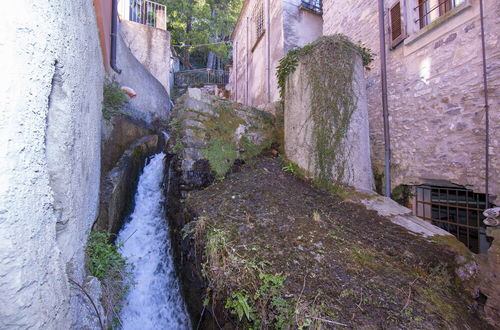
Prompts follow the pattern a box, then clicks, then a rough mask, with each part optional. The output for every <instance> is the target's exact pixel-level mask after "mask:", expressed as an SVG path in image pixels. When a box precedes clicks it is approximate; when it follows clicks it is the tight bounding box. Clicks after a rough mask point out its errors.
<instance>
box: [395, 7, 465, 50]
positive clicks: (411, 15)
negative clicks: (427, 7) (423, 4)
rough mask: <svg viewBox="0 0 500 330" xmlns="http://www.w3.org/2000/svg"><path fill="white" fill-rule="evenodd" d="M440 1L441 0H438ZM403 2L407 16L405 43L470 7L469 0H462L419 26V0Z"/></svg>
mask: <svg viewBox="0 0 500 330" xmlns="http://www.w3.org/2000/svg"><path fill="white" fill-rule="evenodd" d="M440 1H442V0H440ZM404 2H406V3H407V6H406V8H407V10H406V18H407V23H406V31H407V38H406V40H405V45H406V44H409V43H412V42H413V41H415V40H417V39H419V38H420V37H422V36H424V35H425V34H427V33H428V32H430V31H432V30H434V29H436V28H437V27H439V26H441V25H442V24H444V23H446V22H447V21H448V20H450V19H451V18H452V17H454V16H456V15H458V14H460V13H461V12H463V11H464V10H466V9H468V8H470V7H471V6H472V5H471V1H470V0H462V3H460V4H458V5H456V6H455V7H453V8H451V9H450V10H448V11H447V12H446V13H444V14H442V15H440V16H439V17H437V18H435V19H434V20H432V21H429V22H427V24H425V25H424V26H422V27H421V26H420V15H419V10H418V9H417V8H418V5H419V0H405V1H404Z"/></svg>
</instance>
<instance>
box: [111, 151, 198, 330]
mask: <svg viewBox="0 0 500 330" xmlns="http://www.w3.org/2000/svg"><path fill="white" fill-rule="evenodd" d="M164 158H165V155H164V154H163V153H160V154H157V155H155V156H154V157H153V158H152V159H151V161H150V162H149V164H147V165H146V166H145V167H144V171H143V173H142V175H141V177H140V178H139V183H138V186H137V193H136V195H135V209H134V211H133V213H132V215H131V216H130V218H129V221H128V222H127V223H126V224H125V225H124V227H123V228H122V230H121V231H120V233H119V236H118V239H119V241H120V242H124V244H123V246H122V248H121V250H120V252H121V253H122V255H123V256H125V257H126V258H127V259H128V261H129V262H130V263H132V264H133V265H134V269H133V271H132V272H133V275H134V280H135V282H136V284H135V285H134V286H133V287H132V288H131V290H130V292H129V294H128V296H127V298H126V301H125V303H124V307H123V310H122V312H121V320H122V322H123V329H125V330H128V329H134V330H135V329H189V328H190V321H189V316H188V314H187V312H186V306H185V304H184V301H183V298H182V295H181V294H180V288H179V283H178V279H177V276H176V273H175V269H174V261H173V257H172V247H171V243H170V236H169V227H168V224H167V221H166V220H165V216H164V214H165V212H164V206H163V202H164V197H163V191H162V187H161V186H162V178H163V169H164ZM167 207H168V206H167Z"/></svg>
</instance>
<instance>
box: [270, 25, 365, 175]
mask: <svg viewBox="0 0 500 330" xmlns="http://www.w3.org/2000/svg"><path fill="white" fill-rule="evenodd" d="M356 54H359V55H361V57H362V59H363V64H364V65H365V66H368V65H369V63H370V62H371V61H372V59H373V55H372V53H371V51H370V50H368V49H367V48H365V47H364V46H362V45H355V44H353V43H352V42H351V41H350V40H349V38H347V37H346V36H344V35H341V34H337V35H333V36H325V37H322V38H320V39H318V40H317V41H315V42H313V43H311V44H308V45H306V46H305V47H303V48H300V49H295V50H292V51H290V52H289V53H288V54H287V56H285V57H284V58H283V59H281V60H280V65H279V66H278V72H277V78H278V87H279V88H280V95H281V98H282V101H283V100H284V96H285V88H286V86H285V85H286V79H287V77H288V76H289V75H290V74H291V73H292V72H294V71H295V70H296V67H297V65H298V63H299V61H301V62H302V63H303V64H304V70H305V74H306V75H307V77H308V80H309V82H310V83H311V90H312V97H311V120H312V122H313V143H314V145H315V148H314V158H315V159H314V164H315V176H316V178H317V180H318V182H319V183H320V185H322V184H329V183H333V184H334V185H339V184H341V182H342V181H343V179H344V177H345V175H346V173H345V171H346V159H347V153H348V151H347V150H346V146H345V145H344V140H345V137H346V135H347V131H348V129H349V125H350V120H351V116H352V113H353V112H354V110H355V109H356V102H357V99H356V97H355V95H354V91H353V86H352V80H353V73H354V62H353V60H352V59H353V57H354V56H355V55H356Z"/></svg>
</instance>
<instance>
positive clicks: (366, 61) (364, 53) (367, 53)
mask: <svg viewBox="0 0 500 330" xmlns="http://www.w3.org/2000/svg"><path fill="white" fill-rule="evenodd" d="M356 48H357V50H358V52H359V54H360V55H361V59H362V60H363V66H364V67H365V69H366V70H368V71H370V70H371V68H370V64H371V63H372V62H373V56H374V55H373V52H372V50H371V49H370V48H368V47H365V45H363V44H361V43H359V44H357V45H356Z"/></svg>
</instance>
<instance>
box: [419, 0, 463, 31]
mask: <svg viewBox="0 0 500 330" xmlns="http://www.w3.org/2000/svg"><path fill="white" fill-rule="evenodd" d="M463 2H464V0H420V1H419V2H418V6H416V7H415V8H414V10H416V11H418V19H416V20H415V23H419V25H420V28H423V27H424V26H426V25H428V24H429V23H431V22H432V21H433V20H434V19H436V18H438V17H440V16H443V15H444V14H446V13H447V12H449V11H450V10H451V9H453V8H455V7H457V6H458V5H461V4H462V3H463Z"/></svg>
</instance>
